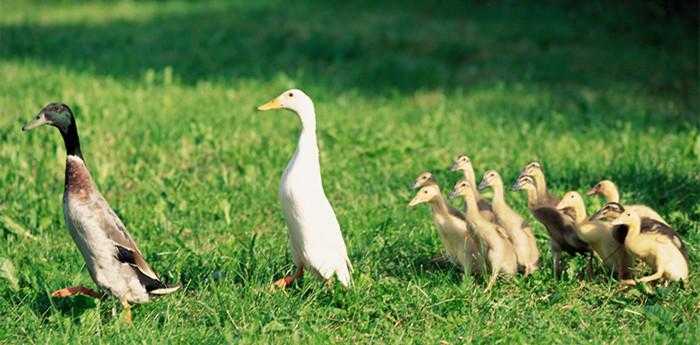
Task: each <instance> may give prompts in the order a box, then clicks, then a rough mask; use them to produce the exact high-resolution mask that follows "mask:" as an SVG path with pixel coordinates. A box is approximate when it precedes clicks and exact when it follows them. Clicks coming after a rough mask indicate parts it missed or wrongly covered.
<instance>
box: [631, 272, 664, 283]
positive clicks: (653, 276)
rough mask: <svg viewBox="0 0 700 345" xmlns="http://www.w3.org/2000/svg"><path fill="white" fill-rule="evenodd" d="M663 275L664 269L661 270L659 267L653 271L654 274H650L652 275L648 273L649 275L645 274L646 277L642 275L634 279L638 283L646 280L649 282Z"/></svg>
mask: <svg viewBox="0 0 700 345" xmlns="http://www.w3.org/2000/svg"><path fill="white" fill-rule="evenodd" d="M663 276H664V270H663V269H660V270H658V271H656V273H654V274H652V275H650V276H646V277H642V278H639V279H636V281H637V282H638V283H646V282H650V281H654V280H658V279H661V277H663Z"/></svg>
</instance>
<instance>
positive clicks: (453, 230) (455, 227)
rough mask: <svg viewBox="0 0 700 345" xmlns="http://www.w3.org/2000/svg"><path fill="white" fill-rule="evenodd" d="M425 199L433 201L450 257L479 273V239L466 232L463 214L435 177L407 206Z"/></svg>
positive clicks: (481, 264) (423, 201)
mask: <svg viewBox="0 0 700 345" xmlns="http://www.w3.org/2000/svg"><path fill="white" fill-rule="evenodd" d="M419 179H420V176H419ZM422 203H428V204H429V205H430V208H431V210H432V214H433V221H434V222H435V226H436V227H437V229H438V235H439V236H440V241H441V242H442V245H443V247H444V248H445V251H446V252H447V257H448V259H449V260H450V261H451V262H452V263H454V264H457V265H460V266H461V267H462V268H463V269H464V272H465V273H474V274H477V273H478V272H479V271H480V269H481V267H482V266H483V258H482V256H481V253H480V252H479V248H480V246H479V242H478V239H477V238H475V237H474V236H472V235H470V234H469V233H468V232H467V223H466V222H465V219H464V215H463V214H462V213H461V212H459V211H458V210H456V209H455V208H453V207H452V206H450V205H449V204H448V203H447V202H446V201H445V199H444V198H443V197H442V193H440V187H439V186H438V185H437V182H435V181H434V180H433V181H432V182H431V183H427V184H425V185H424V186H422V187H420V189H419V190H418V192H417V193H416V196H415V197H414V198H413V199H412V200H411V202H410V203H409V204H408V206H409V207H414V206H416V205H419V204H422Z"/></svg>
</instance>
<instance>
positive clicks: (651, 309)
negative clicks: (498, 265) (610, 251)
mask: <svg viewBox="0 0 700 345" xmlns="http://www.w3.org/2000/svg"><path fill="white" fill-rule="evenodd" d="M611 3H613V2H611ZM336 6H337V7H329V5H327V4H325V3H324V2H320V1H319V2H309V3H306V4H301V3H299V2H284V1H261V2H256V3H255V4H250V3H248V2H247V1H239V2H233V3H208V2H206V3H200V2H192V3H190V2H172V3H171V2H138V3H136V2H100V3H96V4H92V3H87V2H86V3H82V2H79V3H65V2H48V3H46V2H42V3H41V4H39V3H38V2H37V3H34V2H28V1H3V3H2V5H0V12H1V14H0V114H1V116H0V137H2V145H1V146H0V166H1V167H2V168H0V187H1V189H0V190H1V191H2V196H0V236H1V238H0V240H1V241H2V245H0V260H2V262H0V268H1V270H0V271H2V277H4V278H5V279H0V344H20V343H22V344H26V343H55V344H66V343H122V344H124V343H145V344H162V343H211V344H218V343H243V344H246V343H287V342H291V343H328V342H338V343H341V342H342V343H397V344H410V343H425V344H438V343H442V342H444V343H449V344H461V343H470V342H473V343H488V344H493V343H531V344H532V343H543V342H544V343H567V344H568V343H600V344H602V343H606V344H607V343H618V344H624V343H629V344H634V343H688V344H696V343H698V342H699V341H700V316H699V315H700V278H698V274H697V271H698V262H699V261H700V231H699V230H700V229H699V226H700V114H699V109H700V91H699V90H700V89H699V87H698V75H699V73H700V72H699V69H698V31H697V26H694V25H695V24H692V23H689V22H687V20H685V19H679V18H678V17H676V16H664V15H663V12H662V11H660V10H659V9H658V8H655V7H653V6H647V7H635V6H632V5H614V4H607V5H601V4H597V3H595V2H594V3H593V4H588V5H585V6H580V5H578V6H573V5H548V6H544V5H537V4H535V3H529V2H520V1H517V2H490V1H489V2H484V3H481V4H464V3H463V2H462V1H454V2H449V3H442V4H440V5H435V4H430V3H425V4H414V5H406V4H400V3H398V2H397V3H393V4H392V3H389V4H382V5H378V4H374V2H369V1H367V2H343V3H342V4H339V5H336ZM290 87H298V88H302V89H304V90H305V91H307V93H308V94H309V95H311V96H312V98H314V100H315V102H316V109H317V113H318V127H319V129H318V130H319V138H320V145H321V157H322V168H323V177H324V185H325V188H326V193H327V194H328V196H329V199H330V200H331V202H332V203H333V205H334V207H335V210H336V213H337V214H338V218H339V220H340V223H341V226H342V228H343V231H344V236H345V238H346V242H347V243H348V247H349V253H350V257H351V259H352V260H353V262H354V266H355V274H354V279H355V284H356V285H355V287H354V288H353V289H352V290H350V291H343V290H342V289H341V288H340V287H339V286H336V287H335V288H333V289H327V288H325V287H324V285H323V284H322V283H321V282H319V281H318V280H316V279H312V277H311V276H309V275H307V277H306V279H305V280H304V281H303V282H302V283H301V284H298V285H295V286H294V287H292V288H291V289H289V290H287V291H279V290H278V291H275V290H272V289H271V288H270V284H271V282H272V281H273V280H275V279H277V278H279V277H281V276H282V275H283V274H285V273H288V272H290V271H291V270H292V269H293V267H292V264H291V259H290V257H289V250H288V249H287V235H286V229H285V225H284V223H283V220H282V217H281V213H280V206H279V203H278V201H277V188H278V184H279V179H280V176H281V174H282V171H283V169H284V167H285V165H286V162H287V160H288V159H289V158H290V157H291V155H292V152H293V151H294V147H295V145H296V136H297V134H298V130H299V124H298V121H297V119H296V118H295V117H294V116H292V115H291V114H289V113H285V112H266V113H258V112H255V111H254V110H253V109H254V106H256V105H259V104H261V103H263V102H265V101H267V100H268V99H270V98H272V97H274V96H276V95H278V94H279V93H280V92H281V91H283V90H285V89H287V88H290ZM56 100H61V101H64V102H66V103H68V104H69V105H71V106H72V107H73V109H74V110H75V111H76V117H77V121H78V127H79V130H80V134H81V139H82V146H83V152H84V153H85V158H86V161H87V163H88V166H89V167H90V169H91V171H92V174H93V178H94V179H95V181H96V183H97V185H98V186H99V188H100V190H101V192H102V194H103V195H104V196H105V198H106V199H107V200H108V201H109V202H110V204H111V205H112V207H113V208H114V209H115V210H116V211H117V212H118V213H119V214H120V215H121V216H122V218H123V219H124V221H125V223H126V225H127V227H128V228H129V229H130V231H131V233H132V234H133V235H134V237H135V238H136V239H137V240H138V241H139V244H140V247H141V250H142V251H143V252H144V253H145V255H146V258H147V260H149V261H150V262H151V263H152V266H153V267H154V269H155V270H156V271H157V272H158V273H159V274H160V275H161V276H163V277H164V278H165V279H166V280H167V281H169V282H173V283H175V282H179V283H181V284H182V285H183V291H180V292H179V293H177V294H175V295H171V296H167V297H165V298H162V299H159V300H156V301H154V302H153V303H150V304H147V305H141V306H138V307H136V308H135V310H134V325H133V326H132V327H128V326H126V325H125V324H123V323H122V322H121V321H120V319H119V315H116V316H115V315H114V314H113V313H114V311H113V310H115V308H116V310H117V313H118V312H119V310H120V308H118V302H116V301H115V300H113V299H107V300H103V301H93V300H91V299H88V298H83V297H77V298H73V299H66V300H56V299H51V298H49V293H50V291H53V290H55V289H58V288H62V287H65V286H69V285H77V284H85V285H87V286H94V284H93V283H92V281H91V280H90V278H89V275H88V274H87V270H86V269H85V266H84V262H83V260H82V257H81V256H80V254H79V252H78V250H77V248H76V247H75V245H74V244H73V241H72V240H71V238H70V236H69V235H68V232H67V231H66V228H65V224H64V220H63V214H62V208H61V198H62V193H63V174H64V171H63V169H64V164H65V163H64V162H65V152H64V148H63V144H62V143H61V141H60V136H59V135H58V134H57V133H56V131H55V130H53V129H52V130H49V129H41V130H37V131H34V132H30V133H22V132H21V131H20V127H21V125H22V124H24V123H25V122H26V121H28V120H29V119H30V118H31V117H32V116H34V115H35V114H36V113H37V112H38V110H39V109H40V108H41V107H42V106H43V105H45V104H46V103H48V102H50V101H56ZM462 152H465V153H467V154H469V155H470V156H471V158H472V160H473V161H474V162H475V166H476V168H477V175H478V176H479V178H480V175H481V173H482V172H483V171H485V170H487V169H497V170H498V171H500V172H501V174H502V175H503V176H504V179H505V180H506V183H511V182H512V180H513V179H514V178H515V177H516V175H517V174H518V171H519V169H520V168H521V167H522V166H523V165H524V164H525V163H527V162H528V161H530V160H533V159H538V160H540V161H541V162H543V164H544V167H545V171H546V174H547V176H548V178H549V184H550V186H551V188H552V189H553V190H554V191H555V192H557V193H563V192H565V191H567V190H578V191H585V190H587V189H588V188H589V187H590V186H592V185H593V184H594V183H595V182H597V181H598V180H600V179H603V178H610V179H612V180H614V181H616V182H617V183H618V185H619V186H620V188H621V190H622V192H623V200H626V201H635V202H640V203H645V204H648V205H650V206H652V207H654V208H656V209H657V210H658V211H659V212H660V213H661V214H662V215H663V216H664V217H666V219H667V220H669V221H670V222H671V223H672V224H673V226H674V227H675V228H676V229H677V230H678V232H679V233H680V234H681V235H682V237H683V238H684V240H685V241H686V244H687V246H688V249H689V252H690V261H691V283H690V286H689V287H688V288H685V289H683V288H681V287H679V286H678V285H671V287H668V288H658V289H656V290H653V291H652V290H647V289H643V288H633V289H628V290H626V291H622V290H621V289H620V288H619V286H618V285H617V283H616V282H615V281H614V280H612V279H610V278H608V277H607V276H606V275H605V274H604V272H603V268H602V267H600V265H599V266H598V267H597V268H596V269H597V272H598V274H597V275H596V276H595V277H594V278H593V279H592V280H581V279H579V273H580V272H581V271H582V268H583V267H584V260H583V259H581V258H576V259H573V260H569V261H568V262H569V265H568V267H567V270H566V272H565V275H564V278H563V280H562V281H558V282H557V281H555V280H554V279H553V277H552V274H551V270H550V265H549V263H550V260H551V255H550V252H549V249H548V246H547V236H546V233H545V230H544V229H543V228H542V227H541V226H539V224H538V225H537V227H536V229H535V232H536V237H537V240H538V244H539V246H540V248H541V250H542V252H543V258H542V262H543V263H544V266H543V269H542V270H540V271H538V272H537V273H536V274H535V275H534V276H532V277H529V278H527V279H523V278H522V277H518V278H516V279H513V280H510V281H507V280H501V281H499V283H498V284H497V286H496V287H495V289H494V290H493V291H491V292H490V293H486V294H485V293H483V292H482V290H483V288H484V286H485V283H484V280H483V279H482V278H474V279H470V278H467V279H463V278H462V275H461V274H460V273H459V271H458V270H457V269H456V268H454V267H449V266H440V265H436V264H433V263H431V261H430V258H431V257H433V256H434V255H436V254H438V253H439V252H440V251H441V248H440V243H439V239H438V237H437V234H436V232H435V229H434V227H433V225H432V221H431V218H430V213H429V210H428V209H427V208H426V207H419V208H417V209H409V208H407V203H408V202H409V200H410V199H411V197H412V191H411V190H410V189H409V184H410V183H411V182H412V180H413V179H414V177H415V176H416V175H417V174H418V173H419V172H420V171H422V170H426V169H429V170H431V171H433V172H434V173H435V174H436V175H437V177H438V178H439V181H440V182H441V184H442V187H443V190H447V189H449V188H451V187H452V184H453V183H454V182H455V181H456V180H457V179H458V178H459V176H458V175H455V174H454V173H450V172H448V171H447V168H448V166H449V165H450V163H451V161H452V159H453V158H454V157H455V156H456V155H457V154H458V153H462ZM506 197H507V199H508V201H509V202H510V203H511V205H513V206H514V207H515V208H516V209H517V210H520V211H522V212H523V214H528V213H527V210H526V207H525V206H526V205H525V200H524V196H523V195H520V194H518V193H515V192H510V191H509V192H508V193H507V195H506ZM586 201H587V204H588V208H589V210H590V211H593V210H595V209H596V208H597V207H599V206H601V204H602V203H601V200H599V199H595V198H586ZM455 205H458V204H457V203H455ZM528 217H529V214H528Z"/></svg>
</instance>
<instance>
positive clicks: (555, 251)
mask: <svg viewBox="0 0 700 345" xmlns="http://www.w3.org/2000/svg"><path fill="white" fill-rule="evenodd" d="M552 268H553V270H554V279H560V278H561V272H562V267H561V250H560V249H559V248H557V247H555V246H552Z"/></svg>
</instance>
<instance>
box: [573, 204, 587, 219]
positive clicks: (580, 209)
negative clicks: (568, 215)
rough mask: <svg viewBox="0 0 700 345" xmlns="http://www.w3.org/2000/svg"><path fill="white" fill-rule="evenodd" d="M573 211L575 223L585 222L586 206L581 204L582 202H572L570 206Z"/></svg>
mask: <svg viewBox="0 0 700 345" xmlns="http://www.w3.org/2000/svg"><path fill="white" fill-rule="evenodd" d="M571 207H572V208H573V209H574V212H575V213H576V219H575V220H576V223H577V224H578V223H581V222H583V221H585V220H586V217H587V216H588V215H587V214H586V205H584V204H583V201H577V202H574V204H573V205H572V206H571Z"/></svg>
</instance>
